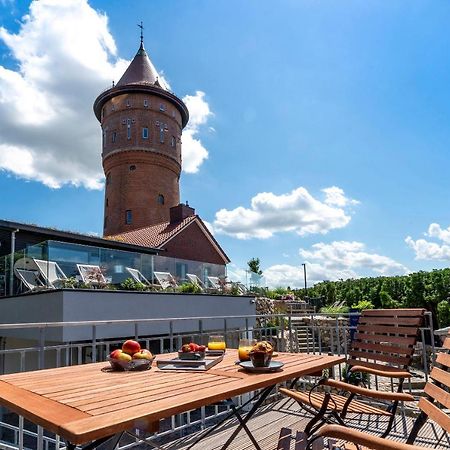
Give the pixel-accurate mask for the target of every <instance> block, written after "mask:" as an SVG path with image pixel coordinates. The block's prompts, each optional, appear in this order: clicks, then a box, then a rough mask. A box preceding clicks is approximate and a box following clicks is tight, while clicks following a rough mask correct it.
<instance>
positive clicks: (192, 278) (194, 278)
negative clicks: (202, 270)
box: [186, 273, 205, 289]
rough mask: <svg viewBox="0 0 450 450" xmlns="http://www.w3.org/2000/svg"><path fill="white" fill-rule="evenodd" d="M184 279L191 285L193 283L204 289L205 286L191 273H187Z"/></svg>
mask: <svg viewBox="0 0 450 450" xmlns="http://www.w3.org/2000/svg"><path fill="white" fill-rule="evenodd" d="M186 278H187V279H188V280H189V281H190V282H191V283H194V284H196V285H198V286H200V287H201V288H202V289H204V288H205V285H204V284H203V283H202V280H200V278H199V277H198V276H197V275H195V274H193V273H187V274H186Z"/></svg>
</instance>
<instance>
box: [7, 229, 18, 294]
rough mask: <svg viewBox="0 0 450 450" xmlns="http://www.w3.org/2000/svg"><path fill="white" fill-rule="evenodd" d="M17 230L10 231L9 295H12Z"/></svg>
mask: <svg viewBox="0 0 450 450" xmlns="http://www.w3.org/2000/svg"><path fill="white" fill-rule="evenodd" d="M18 232H19V230H14V231H11V255H10V260H9V295H10V296H12V295H13V294H14V289H13V285H14V253H16V233H18Z"/></svg>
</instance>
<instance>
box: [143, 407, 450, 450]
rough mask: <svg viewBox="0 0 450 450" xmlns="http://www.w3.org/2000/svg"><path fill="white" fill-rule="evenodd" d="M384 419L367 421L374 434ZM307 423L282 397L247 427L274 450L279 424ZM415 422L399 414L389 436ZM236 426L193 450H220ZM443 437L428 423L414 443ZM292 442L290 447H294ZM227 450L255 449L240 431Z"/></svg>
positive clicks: (445, 444) (172, 447)
mask: <svg viewBox="0 0 450 450" xmlns="http://www.w3.org/2000/svg"><path fill="white" fill-rule="evenodd" d="M383 420H385V419H383V418H380V419H379V422H378V423H377V421H376V420H375V421H372V422H370V429H371V430H372V433H373V434H377V433H376V430H377V429H381V428H383V423H382V421H383ZM307 422H308V417H306V416H305V415H304V413H303V412H301V411H299V408H298V405H297V404H296V403H295V402H293V401H291V400H289V401H288V403H286V400H282V401H279V402H276V403H273V404H271V405H267V406H265V407H263V408H261V412H260V413H259V414H258V415H255V417H254V418H253V419H252V420H251V421H250V422H249V428H250V430H251V431H252V433H253V434H254V436H255V437H256V439H257V441H258V442H259V444H260V445H261V448H262V449H263V450H275V449H276V447H277V442H278V436H279V433H280V429H281V428H282V427H287V428H292V429H293V430H302V429H303V428H304V427H305V424H306V423H307ZM413 422H414V419H413V418H410V417H404V416H401V415H399V416H398V419H397V422H396V426H395V428H394V429H393V431H392V432H391V435H390V438H391V439H393V440H395V441H403V442H404V440H405V436H406V435H407V433H408V431H409V430H410V429H411V427H412V424H413ZM353 425H354V427H355V428H358V429H361V430H363V429H365V428H367V426H368V422H367V418H365V419H364V420H363V421H360V422H356V421H355V422H353ZM236 426H237V420H236V419H232V420H230V421H229V422H227V423H225V424H224V425H222V426H221V427H220V428H219V429H218V430H217V431H215V432H214V433H212V434H211V435H210V436H208V437H207V438H205V439H204V440H202V441H201V442H200V443H199V444H197V445H196V446H195V447H194V448H193V450H196V449H198V450H220V448H221V446H222V445H223V444H224V443H225V441H226V440H227V438H228V437H229V436H230V434H231V433H232V432H233V430H234V429H235V427H236ZM198 436H199V434H198V433H194V434H191V435H189V436H185V437H182V438H178V439H174V440H172V441H170V442H166V443H165V444H164V443H163V442H160V443H161V444H163V448H164V449H165V450H185V449H187V448H188V447H189V446H190V445H191V444H192V443H193V442H194V441H195V439H196V438H197V437H198ZM441 436H442V430H441V429H440V428H439V427H437V426H433V425H432V424H430V423H428V424H426V425H425V426H424V428H423V429H422V431H421V433H420V435H419V438H418V439H417V440H416V444H417V445H421V446H424V447H427V448H437V449H441V450H443V449H450V440H449V437H448V436H445V437H444V438H443V439H442V441H441V443H440V445H439V446H437V447H435V445H436V443H437V441H438V440H439V438H440V437H441ZM293 447H294V446H293V445H292V446H291V448H292V449H293ZM138 448H142V449H144V448H148V447H147V446H139V447H138ZM229 449H230V450H254V447H253V445H252V443H251V442H250V439H249V438H248V437H247V435H246V433H245V432H241V433H240V434H239V435H238V436H237V438H236V439H235V440H234V442H233V443H232V445H230V447H229Z"/></svg>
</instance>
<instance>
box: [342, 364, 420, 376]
mask: <svg viewBox="0 0 450 450" xmlns="http://www.w3.org/2000/svg"><path fill="white" fill-rule="evenodd" d="M350 372H352V373H353V372H366V373H370V374H372V375H378V376H380V377H389V378H411V374H410V373H409V372H406V370H401V369H398V370H396V371H394V370H380V369H373V368H371V367H365V366H352V367H351V368H350Z"/></svg>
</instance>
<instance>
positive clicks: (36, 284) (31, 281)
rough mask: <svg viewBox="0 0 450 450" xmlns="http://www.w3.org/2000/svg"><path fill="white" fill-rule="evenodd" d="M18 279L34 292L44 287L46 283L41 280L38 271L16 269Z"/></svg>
mask: <svg viewBox="0 0 450 450" xmlns="http://www.w3.org/2000/svg"><path fill="white" fill-rule="evenodd" d="M14 273H15V274H16V277H17V278H18V279H19V280H20V281H21V282H22V284H23V285H24V286H25V287H26V288H27V289H28V290H29V291H34V290H36V289H40V288H42V287H44V283H42V281H41V280H40V279H39V272H38V271H37V270H27V269H17V268H16V269H14Z"/></svg>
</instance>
